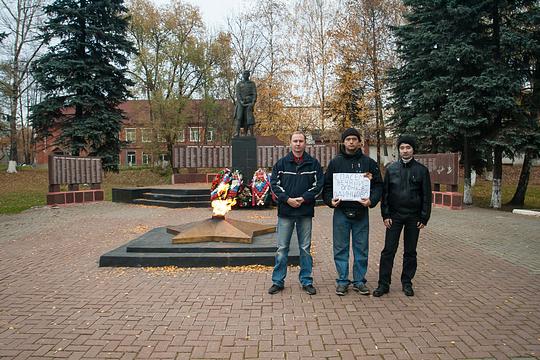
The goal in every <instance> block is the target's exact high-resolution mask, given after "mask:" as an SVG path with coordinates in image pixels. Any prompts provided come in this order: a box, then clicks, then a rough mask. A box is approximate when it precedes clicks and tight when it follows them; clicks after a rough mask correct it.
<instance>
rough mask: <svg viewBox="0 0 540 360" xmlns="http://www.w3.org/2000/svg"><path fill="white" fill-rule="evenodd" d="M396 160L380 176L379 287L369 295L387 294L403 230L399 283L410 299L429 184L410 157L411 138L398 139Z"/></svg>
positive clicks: (428, 201)
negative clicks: (381, 238) (382, 234)
mask: <svg viewBox="0 0 540 360" xmlns="http://www.w3.org/2000/svg"><path fill="white" fill-rule="evenodd" d="M397 146H398V150H399V155H400V159H399V160H398V161H396V162H394V163H392V164H391V165H390V166H389V167H388V168H387V169H386V173H385V175H384V190H383V198H382V202H381V214H382V217H383V219H384V225H385V226H386V237H385V241H384V249H383V251H382V253H381V261H380V265H379V285H378V287H377V289H375V290H374V291H373V296H376V297H379V296H382V295H384V294H386V293H388V292H389V291H390V282H391V277H392V267H393V265H394V257H395V255H396V251H397V248H398V245H399V237H400V235H401V230H402V229H405V231H404V235H403V238H404V242H403V246H404V252H403V271H402V273H401V284H402V289H403V292H404V293H405V295H407V296H413V295H414V290H413V287H412V279H413V278H414V275H415V273H416V267H417V260H416V245H417V243H418V236H419V234H420V229H423V228H424V227H425V226H426V225H427V223H428V220H429V216H430V214H431V181H430V177H429V170H428V169H427V168H426V167H425V166H424V165H422V164H420V163H419V162H417V161H416V160H415V159H414V157H413V154H414V150H415V148H416V141H415V139H414V138H413V137H411V136H401V137H400V138H399V139H398V142H397Z"/></svg>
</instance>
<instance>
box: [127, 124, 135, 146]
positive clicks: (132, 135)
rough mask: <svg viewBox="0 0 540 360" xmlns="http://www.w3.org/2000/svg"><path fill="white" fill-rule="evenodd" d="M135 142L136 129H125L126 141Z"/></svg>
mask: <svg viewBox="0 0 540 360" xmlns="http://www.w3.org/2000/svg"><path fill="white" fill-rule="evenodd" d="M136 140H137V129H133V128H126V141H129V142H132V143H133V142H135V141H136Z"/></svg>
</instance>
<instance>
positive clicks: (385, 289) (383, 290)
mask: <svg viewBox="0 0 540 360" xmlns="http://www.w3.org/2000/svg"><path fill="white" fill-rule="evenodd" d="M389 291H390V288H389V287H388V286H381V285H379V286H378V287H377V288H376V289H375V290H373V296H375V297H381V296H383V295H384V294H388V292H389Z"/></svg>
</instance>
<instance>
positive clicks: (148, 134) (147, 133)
mask: <svg viewBox="0 0 540 360" xmlns="http://www.w3.org/2000/svg"><path fill="white" fill-rule="evenodd" d="M141 141H142V142H143V143H149V142H152V129H149V128H141Z"/></svg>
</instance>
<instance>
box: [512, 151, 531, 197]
mask: <svg viewBox="0 0 540 360" xmlns="http://www.w3.org/2000/svg"><path fill="white" fill-rule="evenodd" d="M531 168H532V153H531V152H530V151H527V152H526V153H525V157H524V158H523V166H522V167H521V174H520V175H519V181H518V184H517V187H516V192H515V193H514V196H513V197H512V200H510V202H509V203H508V205H514V206H523V205H525V194H526V193H527V186H528V185H529V178H530V176H531Z"/></svg>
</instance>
